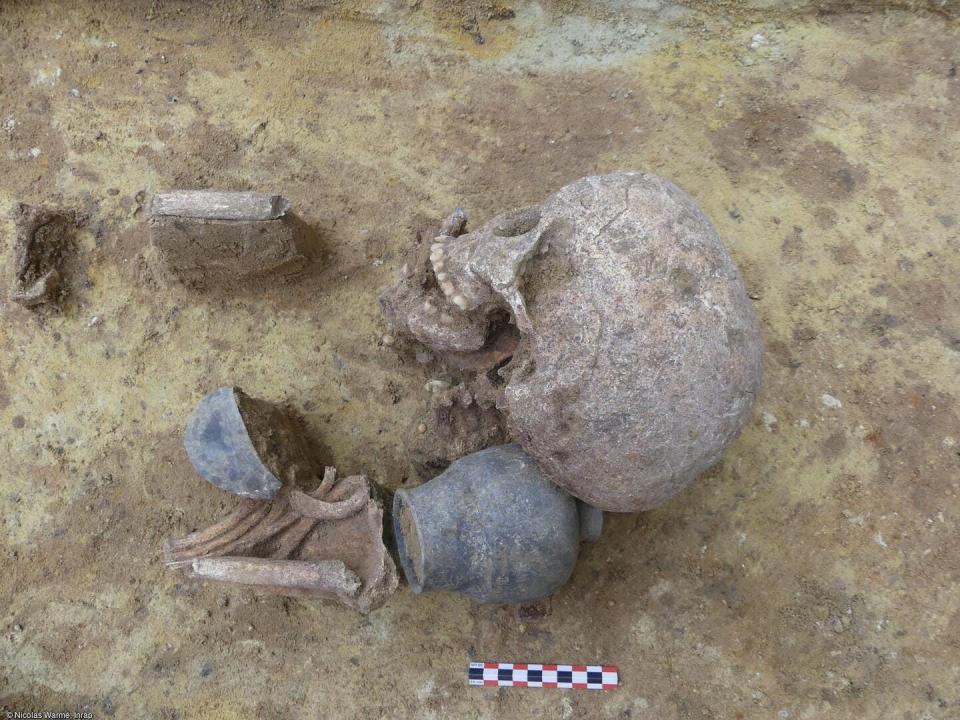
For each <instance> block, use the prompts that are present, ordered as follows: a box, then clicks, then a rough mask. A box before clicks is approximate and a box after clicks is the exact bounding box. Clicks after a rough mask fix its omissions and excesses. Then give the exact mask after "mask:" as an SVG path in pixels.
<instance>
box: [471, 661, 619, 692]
mask: <svg viewBox="0 0 960 720" xmlns="http://www.w3.org/2000/svg"><path fill="white" fill-rule="evenodd" d="M467 678H468V682H469V683H470V684H471V685H478V686H483V687H533V688H539V687H543V688H570V689H581V690H614V689H615V688H616V687H617V685H618V684H619V683H620V676H619V672H618V671H617V668H616V667H615V666H613V665H551V664H540V663H507V662H473V663H470V667H469V669H468V670H467Z"/></svg>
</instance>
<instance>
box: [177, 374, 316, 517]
mask: <svg viewBox="0 0 960 720" xmlns="http://www.w3.org/2000/svg"><path fill="white" fill-rule="evenodd" d="M183 444H184V447H185V448H186V450H187V455H188V456H189V458H190V462H191V463H192V464H193V467H194V469H195V470H196V471H197V472H198V473H199V474H200V476H201V477H203V478H204V479H205V480H207V481H208V482H210V483H212V484H213V485H216V486H217V487H218V488H220V489H221V490H226V491H227V492H229V493H233V494H234V495H240V496H241V497H247V498H255V499H259V500H269V499H270V498H272V497H273V496H274V495H276V494H277V491H279V490H280V488H281V486H282V485H283V483H284V482H286V481H294V482H295V481H296V476H297V475H298V473H299V474H300V475H304V476H305V475H306V474H308V473H309V472H310V470H311V469H312V463H311V462H310V460H309V454H308V451H307V448H306V447H305V445H304V443H303V440H302V439H301V437H300V435H299V433H298V432H297V429H296V427H295V426H294V425H293V421H292V420H291V419H290V418H289V417H288V416H287V415H286V414H285V413H284V412H283V411H282V410H280V409H279V408H277V407H276V406H274V405H271V404H270V403H267V402H265V401H263V400H257V399H255V398H251V397H250V396H248V395H246V394H245V393H244V392H243V391H242V390H240V389H239V388H235V387H222V388H218V389H216V390H214V391H213V392H211V393H210V394H209V395H207V396H206V397H205V398H203V400H201V401H200V402H199V403H198V404H197V407H196V408H194V410H193V413H191V415H190V418H189V419H188V420H187V430H186V432H185V433H184V437H183Z"/></svg>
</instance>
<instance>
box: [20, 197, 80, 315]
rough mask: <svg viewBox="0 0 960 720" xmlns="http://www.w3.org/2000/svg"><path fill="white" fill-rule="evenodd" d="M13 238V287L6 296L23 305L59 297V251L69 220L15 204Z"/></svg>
mask: <svg viewBox="0 0 960 720" xmlns="http://www.w3.org/2000/svg"><path fill="white" fill-rule="evenodd" d="M13 220H14V224H15V225H16V228H17V237H16V240H15V241H14V250H13V252H14V259H13V263H14V289H13V292H12V293H11V295H10V299H11V300H13V301H14V302H17V303H20V304H21V305H23V306H25V307H36V306H38V305H42V304H44V303H53V302H56V301H57V300H58V299H59V295H60V292H59V291H60V283H61V279H62V275H61V271H62V264H63V254H64V251H65V249H66V246H67V243H68V240H69V238H68V233H69V229H70V226H71V225H72V224H73V222H72V220H71V219H70V218H69V217H68V216H67V215H66V214H64V213H61V212H58V211H56V210H51V209H49V208H45V207H38V206H34V205H27V204H26V203H17V204H16V205H15V206H14V208H13Z"/></svg>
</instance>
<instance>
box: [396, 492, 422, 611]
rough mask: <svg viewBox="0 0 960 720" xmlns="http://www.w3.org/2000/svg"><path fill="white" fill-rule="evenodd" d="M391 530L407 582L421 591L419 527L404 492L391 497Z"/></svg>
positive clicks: (415, 590) (417, 590) (415, 589)
mask: <svg viewBox="0 0 960 720" xmlns="http://www.w3.org/2000/svg"><path fill="white" fill-rule="evenodd" d="M393 531H394V534H395V535H396V538H397V554H398V555H399V556H400V564H401V565H402V566H403V573H404V575H406V578H407V582H408V583H410V587H411V589H412V590H413V591H414V592H417V593H419V592H423V544H422V542H421V540H420V528H418V527H417V521H416V517H415V515H414V513H413V509H412V508H411V507H410V504H409V502H408V501H407V498H406V497H405V493H404V492H403V491H402V490H401V491H399V492H397V494H396V495H394V498H393Z"/></svg>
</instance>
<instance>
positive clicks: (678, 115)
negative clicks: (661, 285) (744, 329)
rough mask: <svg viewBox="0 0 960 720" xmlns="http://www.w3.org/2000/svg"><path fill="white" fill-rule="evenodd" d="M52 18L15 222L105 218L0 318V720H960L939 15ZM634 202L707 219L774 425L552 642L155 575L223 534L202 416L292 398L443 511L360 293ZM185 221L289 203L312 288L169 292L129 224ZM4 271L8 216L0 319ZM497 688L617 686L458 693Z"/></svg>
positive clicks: (21, 118)
mask: <svg viewBox="0 0 960 720" xmlns="http://www.w3.org/2000/svg"><path fill="white" fill-rule="evenodd" d="M64 5H66V4H60V3H53V2H49V3H45V2H25V3H16V2H6V3H3V5H2V7H0V207H2V208H6V209H10V208H12V207H13V205H14V203H15V202H17V201H25V202H31V203H41V202H42V203H48V204H51V205H55V206H59V207H62V208H66V209H74V210H76V211H77V212H78V213H80V214H81V215H82V217H83V223H82V226H81V228H80V230H79V231H78V233H77V237H76V248H75V256H74V259H73V261H72V262H71V263H69V264H68V266H67V267H66V270H65V287H66V290H67V298H66V301H65V303H64V305H63V307H62V308H61V309H59V310H48V311H43V312H40V313H37V312H33V311H30V310H28V309H25V308H22V307H21V306H19V305H16V304H13V303H9V302H7V301H6V300H4V302H3V303H2V306H0V313H2V323H0V427H2V428H3V431H2V433H0V458H2V459H3V461H4V462H3V464H2V465H0V520H2V531H0V707H2V708H3V709H10V710H13V709H18V710H75V709H78V708H86V709H89V711H91V712H92V713H93V714H94V716H95V717H118V718H141V717H142V718H147V717H149V718H167V719H169V718H249V717H277V718H286V717H290V718H293V717H363V718H377V717H385V718H393V717H404V718H406V717H410V718H446V717H477V718H527V717H559V718H601V717H602V718H656V719H657V720H671V719H674V718H677V719H679V718H850V719H853V718H857V719H862V718H898V719H899V718H903V719H904V720H908V719H913V720H920V719H921V718H934V719H939V718H944V719H945V718H956V717H958V716H960V690H958V688H960V593H958V590H957V585H958V582H960V559H958V558H960V554H958V553H960V498H958V491H960V411H958V406H957V402H958V399H960V283H958V282H957V278H958V277H960V255H958V252H957V251H958V248H960V239H958V233H960V206H958V200H957V198H958V196H960V172H958V166H960V165H958V164H960V79H958V77H957V75H958V64H960V49H958V48H960V28H958V25H957V20H956V19H955V17H956V5H955V3H954V2H953V1H952V0H931V2H929V3H927V2H918V3H909V2H902V3H880V2H864V3H849V2H841V3H838V2H833V3H824V4H822V5H821V7H822V8H827V9H829V10H830V11H831V12H829V13H826V12H824V13H819V14H818V13H813V12H810V9H811V6H815V5H816V4H815V3H803V2H799V3H791V4H788V5H776V4H771V3H769V2H762V1H760V0H758V1H757V2H753V3H751V2H747V1H744V2H728V3H722V4H711V3H706V2H696V3H691V4H689V5H686V6H681V5H671V4H667V3H665V2H661V1H660V0H638V1H637V2H626V1H621V0H605V1H604V2H599V3H592V2H586V1H585V0H584V1H582V2H548V1H547V0H543V1H542V2H540V3H535V2H525V1H523V2H515V3H500V2H480V1H477V2H470V3H444V2H431V1H429V0H423V1H421V0H414V1H408V2H402V1H400V0H396V1H393V2H379V3H378V2H360V1H359V0H358V1H356V2H351V1H348V0H344V1H342V2H324V1H322V0H316V1H315V2H308V1H307V0H303V1H301V2H290V3H282V2H265V3H253V2H249V3H243V2H229V1H227V0H222V1H218V2H210V3H206V4H205V6H204V8H203V9H202V10H201V9H199V8H197V7H194V6H191V5H190V4H188V3H171V2H161V1H157V2H151V3H147V2H108V3H103V2H98V3H94V2H78V3H72V4H70V9H64V7H63V6H64ZM764 5H775V7H772V8H767V9H762V6H764ZM711 6H712V7H714V11H712V12H709V13H707V12H704V8H707V7H711ZM850 7H854V8H860V9H868V10H870V12H863V13H858V12H850V13H847V12H842V10H844V9H845V8H850ZM778 8H779V9H778ZM910 8H913V9H912V10H911V9H910ZM619 169H646V170H650V171H653V172H656V173H659V174H662V175H665V176H667V177H669V178H671V179H673V180H675V181H676V182H677V183H679V184H680V185H682V186H683V187H684V188H685V189H687V190H688V191H689V192H690V193H691V194H692V195H693V196H694V197H695V198H696V199H697V200H698V201H699V202H700V203H701V205H702V206H703V208H704V209H705V210H706V211H707V213H708V214H709V215H710V217H711V218H712V219H713V220H714V222H715V223H716V225H717V227H718V229H719V231H720V233H721V235H722V236H723V237H724V238H725V239H726V241H727V242H728V244H729V247H730V249H731V252H732V253H733V255H734V257H735V259H736V260H737V262H738V263H739V265H740V267H741V269H742V271H743V274H744V276H745V279H746V282H747V284H748V286H749V289H750V292H751V297H752V298H753V299H754V302H755V308H756V311H757V313H758V314H759V316H760V318H761V322H762V325H763V331H764V337H765V342H766V346H767V372H766V378H765V386H764V390H763V394H762V396H761V398H760V400H759V402H758V403H757V406H756V409H755V415H754V420H753V421H752V422H751V424H750V425H749V426H748V427H747V428H746V430H745V431H744V432H743V434H742V436H741V437H740V439H739V440H738V441H737V442H736V444H735V445H734V446H733V447H732V448H731V449H730V451H729V452H728V453H727V455H726V457H725V459H724V461H723V462H722V464H721V465H720V466H718V467H717V468H715V469H714V470H713V471H711V472H710V473H709V474H708V475H707V476H706V477H704V478H703V479H702V480H701V481H699V483H697V484H696V485H695V486H694V487H693V488H692V489H691V490H690V491H688V492H686V493H685V494H683V495H682V496H681V497H678V498H676V499H675V500H674V501H672V502H671V503H670V504H668V505H667V506H665V507H663V508H662V509H660V510H657V511H655V512H650V513H645V514H642V515H636V516H626V515H622V516H612V517H611V516H608V524H607V528H606V532H605V535H604V537H603V539H602V541H601V542H600V543H599V544H597V545H595V546H593V547H590V548H588V549H586V550H585V552H584V554H583V556H582V558H581V562H580V564H579V566H578V569H577V571H576V574H575V576H574V578H573V580H572V581H571V582H570V584H569V585H568V586H567V587H566V588H565V589H564V591H563V592H561V593H560V594H559V595H558V596H557V597H556V598H555V599H554V600H553V602H552V604H551V608H550V610H551V612H550V613H549V614H548V615H546V616H545V617H541V618H529V617H522V618H521V617H519V616H518V615H517V613H516V612H515V611H514V610H511V609H508V608H488V607H477V606H474V605H472V604H471V603H470V602H469V601H467V600H465V599H462V598H458V597H451V596H443V595H434V596H415V595H413V594H412V593H411V592H410V591H409V590H408V589H407V588H406V587H401V590H400V592H398V594H397V595H396V596H395V597H394V598H393V599H392V601H391V602H390V603H389V604H388V605H387V606H386V607H385V608H383V609H382V610H380V611H377V612H375V613H373V614H372V615H370V616H369V617H367V618H362V617H360V616H358V615H356V614H355V613H353V612H352V611H349V610H346V609H342V608H340V607H337V606H333V605H326V604H323V603H320V602H310V601H305V600H282V599H276V598H274V599H266V600H261V599H258V598H255V597H254V596H253V595H251V594H249V593H247V592H245V591H236V590H233V589H230V588H225V587H223V586H220V587H216V586H203V585H200V584H196V583H193V582H190V581H185V580H184V579H183V578H181V577H179V576H177V575H176V574H175V573H173V572H170V571H167V570H166V569H165V568H164V566H163V564H162V556H161V544H162V542H163V541H164V540H165V539H166V538H168V537H175V536H181V535H183V534H185V533H187V532H189V531H190V530H192V529H195V528H198V527H203V526H205V525H207V524H209V523H210V522H212V521H214V520H215V519H217V518H219V517H221V516H222V515H224V514H225V512H226V511H227V510H228V509H229V508H230V507H232V506H233V504H234V503H235V502H236V501H235V499H234V498H232V497H229V496H227V495H225V494H224V493H222V492H220V491H218V490H216V489H215V488H213V487H211V486H209V485H207V484H205V483H204V482H202V481H201V480H200V479H199V478H198V477H197V476H196V475H195V474H194V472H193V471H192V469H191V467H190V465H189V462H188V460H187V458H186V455H185V453H184V451H183V449H182V447H181V444H180V435H181V432H182V429H183V426H184V422H185V419H186V417H187V415H188V414H189V412H190V410H191V408H192V407H193V405H194V404H195V403H196V402H197V401H198V400H199V399H200V398H201V397H202V396H203V395H204V394H205V393H206V392H207V391H209V390H211V389H212V388H214V387H217V386H218V385H222V384H228V383H235V384H237V385H239V386H241V387H242V388H244V389H245V390H246V391H247V392H249V393H250V394H252V395H254V396H257V397H262V398H265V399H268V400H271V401H274V402H281V403H287V404H289V405H290V406H291V407H292V408H293V409H295V410H296V411H297V412H299V413H300V414H302V415H303V417H304V418H305V419H306V422H307V424H308V426H309V427H310V430H311V432H312V434H313V435H314V436H315V438H316V439H317V441H318V442H319V443H320V445H321V448H322V452H323V453H324V454H325V457H326V460H327V461H328V462H330V463H332V464H335V465H336V466H337V467H338V469H339V471H340V473H341V475H343V476H346V475H349V474H354V473H360V472H363V473H366V474H367V475H369V476H370V477H371V478H373V479H375V480H376V481H377V482H379V483H381V484H383V485H384V486H386V487H387V488H396V487H399V486H400V485H402V484H404V483H415V482H419V481H421V480H423V479H424V478H420V477H418V476H417V475H416V473H415V472H413V470H412V469H411V461H410V458H409V457H408V452H407V447H408V444H409V443H408V439H407V436H406V434H405V433H406V429H407V428H409V427H411V425H413V426H415V425H416V420H417V418H418V417H419V416H421V415H422V414H423V412H424V407H425V403H426V397H425V395H426V393H425V390H424V383H425V382H427V381H428V380H430V379H432V378H431V375H430V372H429V366H424V365H418V364H417V363H416V362H410V361H409V360H406V361H403V360H401V358H400V357H399V356H398V355H397V353H396V352H395V351H394V350H393V349H392V348H391V347H389V346H385V345H383V344H382V342H381V336H382V334H383V332H384V329H383V325H382V322H381V319H380V315H379V309H378V307H377V302H376V291H377V289H378V288H379V287H381V286H384V285H386V284H387V283H388V282H389V281H390V279H391V278H392V275H393V272H394V271H395V269H396V267H398V264H399V262H400V259H401V258H402V256H403V254H404V252H405V251H406V249H407V248H408V247H409V246H410V243H411V242H412V241H413V238H414V235H415V231H416V229H417V228H418V227H423V226H424V225H425V224H428V223H433V222H436V221H437V220H438V219H439V218H440V217H442V216H443V214H444V213H446V212H448V211H449V210H450V209H451V208H453V207H455V206H457V205H460V206H463V207H464V208H466V210H467V211H468V213H469V214H470V215H471V217H473V218H474V219H475V220H476V221H482V220H483V219H484V218H485V217H487V216H489V214H491V213H493V212H495V211H498V210H503V209H506V208H509V207H512V206H518V205H522V204H526V203H530V202H535V201H537V200H539V199H541V198H542V197H543V196H544V195H546V194H547V193H548V192H549V191H551V190H553V189H555V188H557V187H559V186H560V185H562V184H563V183H565V182H567V181H569V180H572V179H575V178H577V177H579V176H582V175H584V174H587V173H594V172H602V171H610V170H619ZM202 187H216V188H225V189H256V190H263V191H269V192H282V193H283V194H285V195H286V196H287V197H288V198H290V199H291V201H292V202H293V203H294V206H295V207H296V209H297V210H298V211H299V212H300V214H301V215H302V216H303V217H304V218H305V219H306V220H307V221H308V222H310V223H311V224H313V225H315V226H316V227H317V228H318V229H319V230H320V231H321V232H322V234H323V242H324V248H325V256H326V257H325V264H324V266H323V268H322V270H320V271H319V272H317V273H315V274H312V275H309V276H308V277H306V278H304V279H303V280H302V281H301V282H300V283H281V284H278V285H275V286H272V287H267V288H257V289H253V290H250V291H243V290H239V289H238V290H237V291H235V292H233V293H229V294H222V293H221V294H209V293H208V294H198V293H196V292H193V291H191V290H188V289H186V288H184V287H182V286H180V285H179V284H177V283H176V282H175V281H172V280H170V279H169V278H168V277H166V276H165V275H164V274H163V272H162V270H161V269H160V267H159V265H158V264H157V262H156V257H155V253H154V252H153V250H152V249H151V248H150V244H149V236H148V233H147V228H146V223H145V218H144V216H145V211H144V210H143V205H144V203H145V202H146V201H148V200H149V196H150V195H151V194H152V193H153V192H156V191H159V190H166V189H171V188H202ZM13 240H14V228H13V224H12V221H10V220H9V219H6V218H5V219H4V220H3V222H2V223H0V297H3V298H4V299H5V298H6V297H7V296H8V295H9V292H10V290H11V286H12V282H13V264H12V263H13V258H12V247H13ZM438 379H441V380H445V379H452V378H438ZM477 659H480V660H482V659H504V660H518V661H520V660H526V661H547V662H549V661H554V662H564V661H568V662H569V661H582V662H603V663H610V664H616V665H619V667H620V669H621V673H622V678H623V686H622V688H621V689H620V690H618V691H616V692H609V693H591V692H586V691H579V692H564V691H548V690H540V691H535V690H500V691H497V690H485V689H475V688H469V687H468V686H467V685H466V679H465V678H466V664H467V662H468V661H470V660H477Z"/></svg>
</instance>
